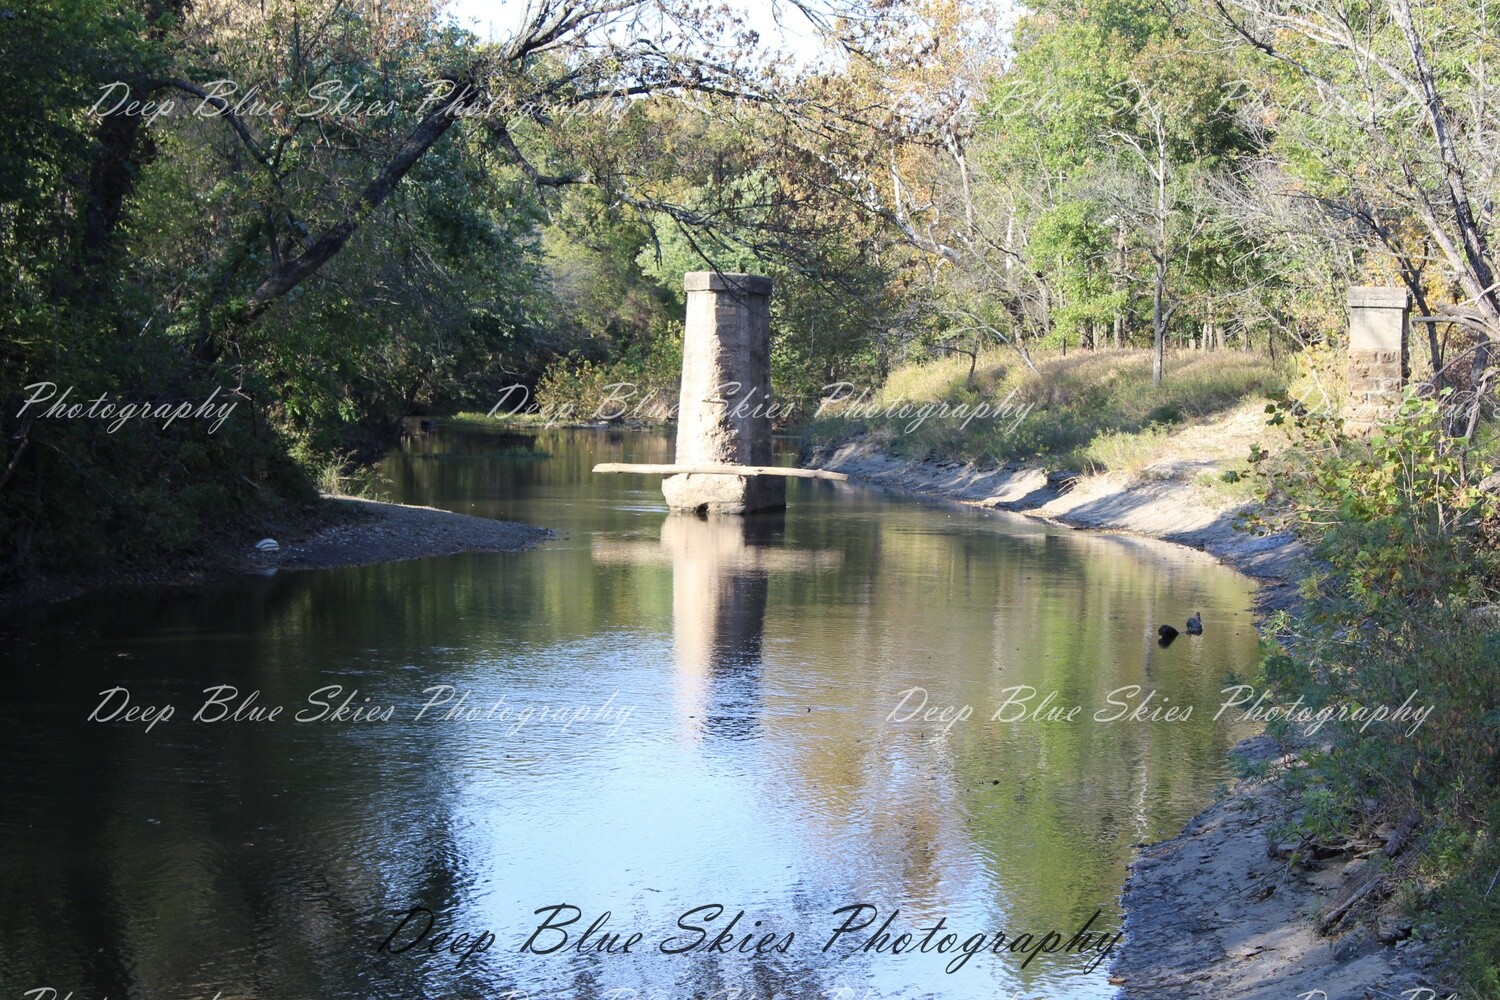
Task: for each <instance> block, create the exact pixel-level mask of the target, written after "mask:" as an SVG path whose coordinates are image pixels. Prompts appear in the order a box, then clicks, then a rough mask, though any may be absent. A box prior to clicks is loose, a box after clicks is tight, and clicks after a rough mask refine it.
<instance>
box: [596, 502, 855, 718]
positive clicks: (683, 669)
mask: <svg viewBox="0 0 1500 1000" xmlns="http://www.w3.org/2000/svg"><path fill="white" fill-rule="evenodd" d="M785 527H786V517H785V514H784V512H781V511H770V512H766V513H762V514H757V515H754V516H751V517H708V518H701V517H694V516H691V515H679V514H673V515H670V516H668V517H667V518H666V520H665V521H664V522H663V523H662V528H661V540H660V541H659V542H658V543H656V544H652V543H650V542H618V541H613V540H610V539H604V538H598V537H596V538H595V539H594V543H593V556H594V561H595V562H597V563H630V564H636V565H641V564H645V565H661V566H670V567H671V568H672V622H673V632H674V635H673V643H672V648H673V663H674V666H675V676H676V691H675V694H676V702H677V708H678V718H679V719H680V720H682V721H683V722H684V723H686V726H687V729H688V730H689V731H690V732H691V733H692V734H693V735H694V736H695V737H696V736H701V735H704V734H711V735H715V736H722V737H727V738H729V739H744V738H746V737H748V736H751V735H753V734H754V733H755V731H756V726H757V722H756V710H757V706H758V705H759V701H760V698H759V692H760V668H761V646H762V642H763V640H764V636H765V626H766V603H767V601H768V599H769V595H770V575H771V574H772V573H775V572H798V573H802V572H818V571H825V570H836V569H838V568H839V567H840V566H842V565H843V553H842V552H840V551H838V550H836V549H830V550H822V551H811V552H810V551H803V550H797V549H788V548H785V547H784V546H783V544H782V539H783V534H784V532H785Z"/></svg>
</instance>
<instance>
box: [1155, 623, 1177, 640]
mask: <svg viewBox="0 0 1500 1000" xmlns="http://www.w3.org/2000/svg"><path fill="white" fill-rule="evenodd" d="M1156 634H1157V635H1159V636H1161V637H1162V638H1163V639H1165V640H1167V641H1168V642H1171V641H1172V640H1173V639H1175V638H1177V636H1178V632H1177V630H1176V629H1175V628H1173V627H1172V626H1170V625H1163V626H1162V627H1161V628H1159V629H1157V630H1156Z"/></svg>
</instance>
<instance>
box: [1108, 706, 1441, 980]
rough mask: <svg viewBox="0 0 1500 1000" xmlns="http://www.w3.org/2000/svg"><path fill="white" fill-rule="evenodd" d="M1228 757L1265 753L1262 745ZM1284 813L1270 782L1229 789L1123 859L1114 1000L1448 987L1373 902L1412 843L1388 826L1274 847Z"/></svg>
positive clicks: (1403, 926) (1271, 754)
mask: <svg viewBox="0 0 1500 1000" xmlns="http://www.w3.org/2000/svg"><path fill="white" fill-rule="evenodd" d="M1235 752H1236V754H1239V755H1242V756H1245V757H1249V758H1252V759H1255V758H1259V759H1261V760H1265V759H1268V758H1270V759H1274V758H1276V757H1277V756H1278V751H1277V748H1276V746H1275V744H1274V743H1273V742H1272V741H1271V740H1270V739H1269V738H1268V737H1265V736H1258V737H1256V738H1255V739H1253V740H1246V741H1245V742H1244V743H1242V744H1240V746H1238V747H1236V748H1235ZM1291 808H1293V807H1292V804H1291V803H1290V802H1288V801H1287V799H1286V797H1285V795H1284V794H1283V792H1282V790H1281V788H1280V787H1279V786H1278V785H1276V784H1274V783H1272V782H1269V781H1249V780H1247V781H1241V782H1240V783H1238V785H1236V787H1235V790H1234V792H1233V793H1232V794H1230V795H1229V796H1227V797H1226V798H1224V799H1223V800H1221V801H1220V802H1217V803H1215V804H1214V805H1212V806H1210V807H1209V808H1208V809H1205V810H1204V811H1203V812H1201V813H1199V814H1198V815H1197V816H1195V817H1194V818H1193V819H1192V820H1191V821H1190V822H1189V823H1188V825H1187V827H1186V828H1185V829H1184V830H1183V831H1182V833H1181V834H1179V835H1178V836H1176V837H1174V838H1173V839H1171V840H1168V841H1163V842H1162V843H1159V844H1152V845H1150V846H1148V847H1146V848H1144V849H1143V850H1142V851H1141V853H1140V855H1139V856H1138V857H1137V858H1136V860H1135V861H1133V862H1131V865H1130V874H1129V876H1128V881H1127V882H1126V884H1125V891H1124V896H1123V901H1124V905H1125V910H1126V931H1127V946H1126V947H1125V948H1124V949H1123V950H1122V953H1121V955H1120V958H1119V959H1118V960H1117V961H1116V963H1115V966H1114V969H1113V973H1114V981H1115V982H1117V983H1119V984H1120V985H1123V986H1124V987H1125V989H1124V994H1123V995H1124V997H1125V998H1126V1000H1131V998H1137V997H1140V998H1151V1000H1197V998H1205V1000H1206V998H1210V997H1211V998H1215V1000H1273V998H1276V1000H1280V998H1288V1000H1289V998H1295V997H1307V998H1309V1000H1344V998H1349V1000H1363V998H1367V997H1368V998H1375V997H1402V996H1404V997H1406V998H1408V1000H1413V998H1417V997H1427V998H1429V1000H1430V998H1431V997H1432V994H1429V993H1425V992H1420V991H1422V990H1432V991H1433V993H1435V994H1436V995H1437V996H1438V997H1446V996H1448V995H1450V994H1453V993H1456V992H1457V988H1456V987H1454V986H1452V985H1445V984H1444V983H1443V981H1442V979H1441V975H1440V972H1439V970H1438V969H1437V968H1436V960H1435V952H1434V950H1433V949H1432V947H1431V946H1430V944H1429V943H1427V942H1424V941H1423V940H1422V928H1421V927H1414V926H1413V922H1412V920H1411V919H1410V918H1408V917H1406V916H1405V915H1404V914H1403V911H1402V910H1401V909H1400V908H1399V907H1398V906H1397V905H1395V904H1394V903H1393V902H1392V901H1390V900H1389V899H1387V898H1384V897H1385V896H1386V894H1387V893H1388V892H1389V883H1388V882H1387V881H1386V878H1387V876H1386V873H1387V872H1389V871H1390V870H1391V869H1393V868H1400V867H1402V866H1403V865H1404V864H1406V863H1407V862H1408V861H1409V860H1410V859H1411V858H1412V857H1413V856H1414V855H1415V854H1416V853H1417V851H1418V850H1419V848H1417V847H1414V846H1412V845H1411V844H1410V843H1408V842H1407V841H1406V840H1405V834H1404V833H1401V832H1398V831H1396V830H1390V829H1386V830H1382V831H1379V832H1378V833H1377V835H1375V836H1372V837H1371V838H1369V839H1368V840H1365V841H1353V842H1343V843H1339V844H1333V845H1321V844H1318V845H1313V844H1307V845H1303V844H1293V843H1286V842H1282V841H1280V839H1279V838H1278V836H1277V829H1278V826H1279V824H1280V823H1282V822H1283V821H1284V820H1285V819H1286V818H1287V816H1288V813H1289V810H1290V809H1291ZM1313 991H1321V992H1313ZM1413 991H1418V992H1413Z"/></svg>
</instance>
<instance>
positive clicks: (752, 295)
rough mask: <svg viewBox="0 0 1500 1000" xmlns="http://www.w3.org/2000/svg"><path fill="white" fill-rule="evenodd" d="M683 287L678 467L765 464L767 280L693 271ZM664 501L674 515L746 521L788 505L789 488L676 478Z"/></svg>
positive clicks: (771, 481)
mask: <svg viewBox="0 0 1500 1000" xmlns="http://www.w3.org/2000/svg"><path fill="white" fill-rule="evenodd" d="M683 287H684V288H685V289H686V291H687V318H686V322H685V324H684V328H683V341H682V393H681V397H680V399H679V402H678V409H677V459H676V461H677V464H678V465H692V464H713V465H770V464H771V312H770V304H771V303H770V299H771V279H770V278H766V277H762V276H759V275H753V274H720V273H717V272H713V271H693V272H690V273H688V274H687V275H686V276H685V277H684V279H683ZM662 495H663V496H665V497H666V498H667V505H668V506H669V507H671V508H672V509H673V510H689V511H697V512H700V513H717V514H747V513H750V512H752V511H757V510H772V509H775V508H779V507H784V506H786V481H785V480H783V479H781V478H779V477H776V476H705V475H677V476H670V477H668V478H667V479H665V480H663V481H662Z"/></svg>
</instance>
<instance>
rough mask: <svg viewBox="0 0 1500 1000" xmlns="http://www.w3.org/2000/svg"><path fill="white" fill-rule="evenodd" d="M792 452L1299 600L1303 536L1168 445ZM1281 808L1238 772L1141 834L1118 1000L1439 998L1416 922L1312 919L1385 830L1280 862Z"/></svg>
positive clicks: (1394, 917)
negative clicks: (1211, 480)
mask: <svg viewBox="0 0 1500 1000" xmlns="http://www.w3.org/2000/svg"><path fill="white" fill-rule="evenodd" d="M1235 421H1237V422H1241V423H1245V425H1246V426H1247V427H1253V426H1254V423H1253V420H1252V419H1251V418H1250V417H1248V416H1246V415H1230V416H1229V417H1226V418H1225V421H1224V422H1226V423H1227V422H1235ZM1262 423H1263V418H1262ZM1216 430H1219V431H1223V430H1224V428H1223V427H1220V428H1216ZM1231 430H1233V428H1231ZM1195 436H1197V437H1201V436H1202V435H1195ZM802 464H804V465H807V466H809V467H813V468H825V469H833V470H835V471H838V472H844V473H847V474H849V475H850V476H851V477H852V478H853V479H856V480H861V481H864V482H867V483H872V484H875V485H879V486H882V487H885V488H888V489H892V490H895V491H899V492H902V493H908V494H918V495H924V496H932V497H939V498H944V499H948V500H956V501H959V502H962V503H967V504H972V505H975V506H980V507H988V508H994V509H998V510H1009V511H1018V512H1023V513H1026V514H1030V515H1033V516H1037V517H1043V518H1047V519H1049V520H1052V521H1055V522H1057V523H1060V524H1064V525H1068V526H1071V527H1075V528H1084V529H1090V530H1098V531H1117V532H1125V533H1130V534H1136V535H1143V536H1147V537H1151V538H1156V539H1161V540H1163V541H1169V542H1174V543H1176V544H1180V545H1187V546H1190V547H1192V548H1195V549H1200V550H1203V551H1206V552H1209V553H1211V554H1213V555H1214V556H1216V557H1218V558H1219V559H1220V560H1221V561H1223V562H1224V563H1225V564H1227V565H1229V566H1231V567H1233V568H1235V569H1238V570H1240V571H1241V572H1243V573H1245V574H1246V575H1248V576H1251V577H1253V578H1255V579H1256V580H1258V581H1259V582H1260V584H1261V587H1260V591H1259V593H1258V601H1257V610H1258V611H1259V612H1260V613H1261V614H1265V613H1266V612H1268V611H1271V610H1275V609H1278V608H1283V607H1287V606H1289V605H1290V604H1291V603H1292V602H1294V601H1295V600H1296V599H1297V588H1296V582H1295V581H1296V580H1297V579H1298V577H1299V573H1298V563H1299V560H1300V559H1301V558H1302V557H1303V555H1304V552H1303V550H1302V548H1301V547H1300V546H1299V545H1298V544H1297V542H1296V541H1295V540H1294V539H1292V538H1291V537H1290V536H1287V535H1269V536H1265V537H1257V536H1254V535H1250V534H1246V533H1243V532H1239V531H1236V530H1235V527H1234V524H1235V521H1236V515H1237V514H1238V513H1239V512H1240V511H1241V510H1242V509H1243V506H1244V504H1243V503H1242V502H1236V501H1235V500H1233V499H1232V498H1230V497H1226V496H1223V495H1220V494H1216V492H1215V491H1211V490H1205V489H1204V488H1203V486H1202V485H1201V483H1200V477H1201V476H1202V475H1203V474H1204V473H1205V472H1212V471H1213V470H1214V462H1213V460H1212V459H1203V458H1197V459H1183V458H1182V457H1181V456H1180V454H1179V455H1176V456H1173V455H1170V454H1169V455H1168V456H1167V457H1164V459H1163V460H1162V461H1161V462H1158V463H1153V464H1150V465H1148V466H1147V467H1146V468H1144V469H1143V470H1141V471H1140V472H1138V473H1136V474H1134V475H1131V476H1110V475H1099V476H1074V475H1070V474H1064V475H1059V474H1057V473H1055V472H1054V473H1052V474H1050V475H1049V473H1048V471H1047V470H1045V469H1043V468H1040V467H1036V466H1022V465H1016V466H1008V467H1004V468H983V467H979V466H975V465H972V464H964V463H954V462H947V463H935V462H919V461H912V460H907V459H900V458H895V457H892V456H890V455H887V454H885V453H883V452H882V451H881V448H880V445H879V443H878V442H872V441H868V440H855V441H852V442H845V443H842V444H839V445H836V446H825V447H822V448H813V449H810V450H809V451H808V452H807V453H806V454H805V455H804V456H803V463H802ZM1236 750H1237V752H1239V753H1241V754H1242V755H1245V756H1248V757H1251V758H1259V759H1264V758H1266V757H1272V758H1274V757H1277V756H1278V754H1279V751H1278V749H1277V748H1276V747H1275V745H1274V744H1273V743H1272V742H1271V740H1269V739H1268V738H1266V737H1257V738H1256V739H1255V740H1250V741H1246V743H1244V744H1242V745H1241V746H1240V747H1238V748H1236ZM1289 808H1290V806H1289V805H1288V803H1287V802H1286V800H1285V799H1284V798H1283V796H1282V794H1281V792H1280V790H1279V788H1278V787H1277V786H1276V785H1275V784H1274V783H1271V782H1267V781H1242V782H1239V783H1237V784H1236V786H1235V787H1234V788H1233V789H1232V790H1231V792H1230V794H1229V795H1228V796H1226V797H1225V798H1223V799H1221V800H1220V801H1218V802H1217V803H1215V804H1214V805H1212V806H1210V807H1209V808H1208V809H1206V810H1204V811H1203V812H1202V813H1200V814H1199V815H1198V816H1196V817H1194V818H1193V819H1192V820H1191V821H1190V822H1189V823H1188V824H1187V827H1186V828H1185V829H1184V831H1183V832H1182V833H1181V834H1180V835H1179V836H1177V837H1175V838H1173V839H1172V840H1168V841H1164V842H1162V843H1159V844H1154V845H1149V846H1143V848H1142V849H1141V851H1140V853H1139V855H1138V856H1137V858H1136V859H1135V860H1134V861H1133V862H1132V863H1131V866H1130V873H1129V876H1128V879H1127V882H1126V885H1125V888H1124V892H1123V899H1122V902H1123V906H1124V909H1125V913H1126V931H1127V937H1126V941H1125V945H1124V947H1123V949H1122V953H1121V955H1120V958H1119V959H1118V960H1117V963H1116V966H1115V968H1114V970H1113V973H1114V976H1113V981H1114V982H1116V983H1117V984H1118V985H1121V986H1123V987H1124V991H1123V996H1124V998H1125V1000H1137V998H1139V1000H1200V998H1201V1000H1272V998H1285V1000H1295V998H1298V997H1306V998H1307V1000H1365V998H1377V997H1401V996H1402V994H1403V993H1404V992H1405V991H1410V990H1417V989H1419V988H1430V989H1433V990H1435V991H1436V996H1437V997H1446V996H1447V995H1448V993H1450V992H1452V990H1451V989H1449V990H1444V989H1442V988H1441V984H1440V983H1438V982H1435V981H1434V976H1435V972H1434V970H1433V969H1432V968H1431V961H1432V958H1431V955H1432V949H1431V948H1430V947H1429V946H1428V945H1426V944H1424V943H1422V942H1421V941H1420V938H1421V936H1422V932H1421V928H1415V934H1413V930H1414V929H1413V928H1411V927H1409V926H1407V924H1408V923H1409V922H1407V921H1404V920H1403V919H1402V918H1401V917H1400V914H1399V911H1397V910H1396V909H1395V908H1394V906H1392V905H1391V904H1389V903H1387V904H1385V905H1384V906H1383V907H1382V906H1381V905H1380V903H1381V901H1380V900H1379V899H1378V898H1375V897H1376V894H1375V893H1369V894H1367V895H1366V896H1365V897H1364V899H1365V900H1366V902H1365V903H1362V904H1361V905H1357V906H1354V907H1351V908H1350V911H1349V913H1348V915H1347V916H1344V917H1342V918H1341V919H1339V920H1338V921H1337V922H1336V923H1331V924H1330V923H1329V922H1328V921H1326V919H1324V918H1326V916H1327V915H1328V914H1330V913H1331V912H1334V911H1336V910H1337V908H1338V907H1339V905H1340V903H1342V902H1343V901H1344V900H1346V899H1348V898H1350V897H1351V896H1353V895H1354V894H1356V893H1357V892H1359V890H1360V889H1362V888H1363V887H1365V886H1366V885H1367V884H1368V883H1369V881H1370V880H1371V878H1372V877H1374V875H1375V874H1377V873H1378V872H1379V871H1380V868H1381V864H1382V863H1383V862H1385V861H1387V859H1386V858H1385V855H1384V850H1383V848H1384V847H1385V844H1384V842H1383V841H1375V842H1371V843H1363V844H1346V845H1339V846H1340V848H1341V849H1340V850H1335V851H1326V852H1318V853H1324V854H1326V855H1327V856H1326V857H1323V858H1318V857H1313V858H1311V859H1309V861H1308V863H1306V864H1300V863H1299V864H1293V863H1292V858H1291V856H1290V851H1287V850H1285V848H1286V846H1287V845H1282V844H1279V843H1276V842H1275V837H1274V833H1275V828H1276V826H1277V825H1278V822H1279V821H1280V820H1282V819H1284V818H1285V817H1286V815H1287V811H1288V809H1289ZM1304 853H1306V852H1304ZM1398 860H1399V858H1398ZM1325 927H1326V933H1325ZM1309 991H1322V992H1321V993H1318V992H1309ZM1412 998H1422V1000H1431V995H1430V994H1427V993H1406V998H1405V1000H1412Z"/></svg>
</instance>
